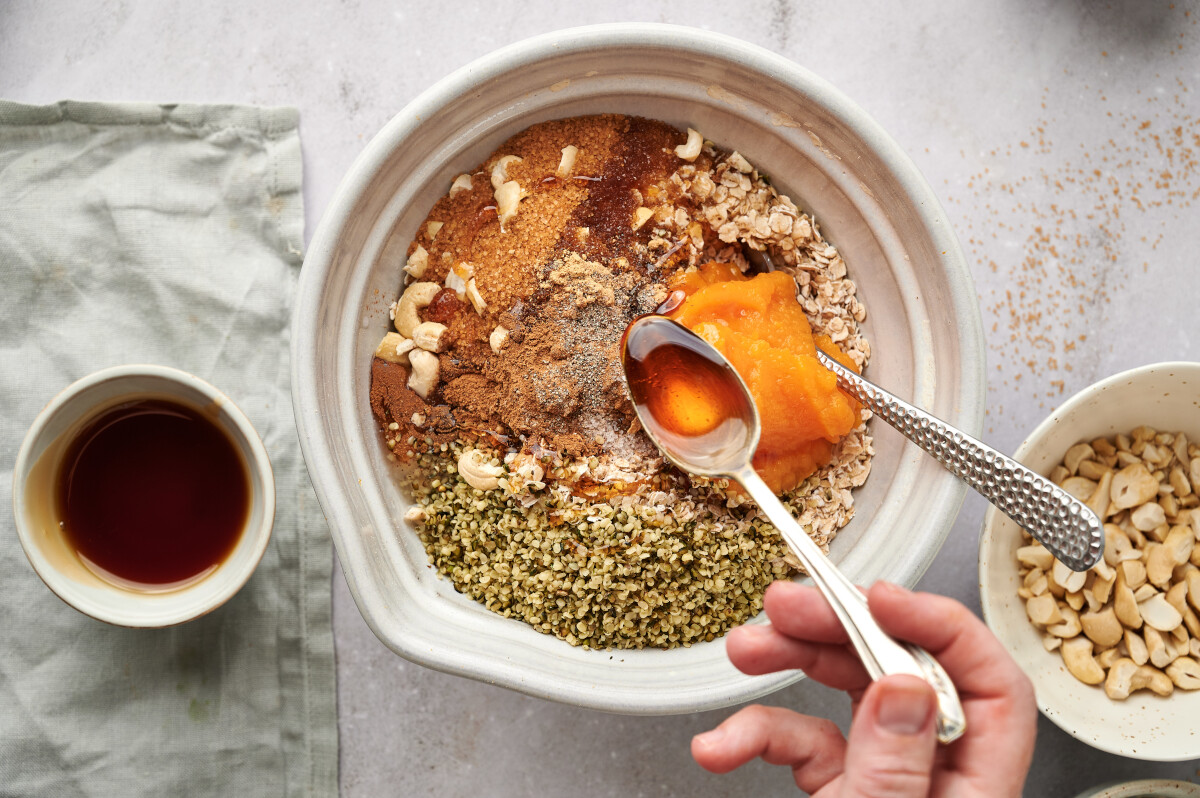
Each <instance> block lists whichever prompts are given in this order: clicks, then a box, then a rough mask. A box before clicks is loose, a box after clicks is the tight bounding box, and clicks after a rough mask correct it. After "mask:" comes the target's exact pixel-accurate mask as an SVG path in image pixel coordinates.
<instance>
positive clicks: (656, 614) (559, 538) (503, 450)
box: [370, 115, 872, 648]
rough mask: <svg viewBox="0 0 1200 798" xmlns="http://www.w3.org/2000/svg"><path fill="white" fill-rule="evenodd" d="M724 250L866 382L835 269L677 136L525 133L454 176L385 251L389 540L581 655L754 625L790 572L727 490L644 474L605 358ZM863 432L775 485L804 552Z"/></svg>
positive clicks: (648, 462) (378, 378)
mask: <svg viewBox="0 0 1200 798" xmlns="http://www.w3.org/2000/svg"><path fill="white" fill-rule="evenodd" d="M405 248H406V249H405ZM745 248H749V249H756V250H769V252H770V254H771V257H772V260H773V261H774V262H776V263H780V264H784V266H783V267H782V269H781V271H782V274H780V275H779V276H777V277H776V278H773V279H776V280H781V279H786V281H787V282H788V284H789V286H790V288H789V291H790V294H789V295H790V296H792V297H793V299H792V300H791V306H792V308H793V309H795V308H799V310H800V312H801V313H802V315H803V317H804V321H805V322H806V323H807V324H808V325H810V326H811V328H812V329H813V330H814V331H816V332H817V333H818V334H822V335H825V336H828V338H829V339H830V341H831V343H830V345H831V346H832V345H835V344H836V347H837V348H839V349H840V350H841V352H843V353H844V356H845V358H846V359H847V360H848V362H851V363H853V364H854V365H855V367H857V368H861V367H862V366H863V365H864V364H865V363H866V360H867V358H868V357H869V355H870V348H869V346H868V344H867V341H866V340H865V339H864V338H863V337H862V335H861V333H860V331H859V326H858V325H859V323H860V322H861V321H862V320H863V319H864V317H865V309H864V308H863V306H862V305H861V303H860V302H859V301H858V299H857V297H856V289H855V286H854V283H853V282H852V281H851V280H850V279H849V278H848V276H847V272H846V266H845V263H844V262H843V261H842V259H841V257H840V256H839V255H838V253H837V250H836V249H835V248H834V247H832V246H831V245H829V244H828V243H827V242H825V241H824V239H823V238H822V236H821V234H820V232H819V230H818V228H817V226H816V224H815V223H814V222H813V220H812V219H811V218H810V217H808V216H806V215H805V214H803V213H801V212H800V210H799V209H798V208H797V207H796V205H795V204H794V203H793V202H792V201H791V200H790V199H789V198H788V197H786V196H781V195H780V194H778V192H777V191H776V190H775V189H774V188H772V187H771V186H770V185H769V183H768V181H767V180H766V179H765V178H764V177H763V176H761V175H760V174H759V173H758V172H757V170H755V169H754V167H753V166H752V165H751V164H750V163H749V162H748V161H747V160H746V159H745V158H744V157H742V156H741V155H739V154H738V153H736V152H735V153H727V152H725V151H722V150H719V149H717V148H716V147H715V146H714V145H712V144H711V143H710V142H706V141H705V140H704V139H703V137H702V136H701V135H700V134H699V133H697V132H696V131H694V130H689V131H688V132H687V133H686V134H684V133H682V132H680V131H677V130H675V129H673V128H671V127H668V126H667V125H664V124H662V123H659V122H654V121H651V120H646V119H638V118H631V117H624V116H616V115H603V116H592V117H577V118H571V119H563V120H556V121H552V122H546V123H542V124H539V125H535V126H533V127H531V128H529V129H527V130H525V131H523V132H521V133H519V134H517V135H516V136H514V137H513V138H512V139H510V140H509V141H507V142H505V143H504V144H503V145H502V146H501V147H500V148H499V149H498V150H497V151H496V152H495V153H493V154H492V155H491V156H490V157H489V158H488V159H487V160H486V161H484V162H483V163H482V164H481V165H480V166H479V167H478V168H477V169H475V170H473V171H472V172H469V173H464V174H462V175H459V176H458V177H456V178H455V179H454V180H453V181H452V183H451V186H450V190H449V192H448V193H447V194H446V196H445V197H443V198H442V199H441V200H439V201H438V202H437V203H436V204H435V205H434V207H433V209H432V210H431V211H430V213H429V215H428V216H427V217H426V220H425V222H424V223H423V224H422V225H421V226H420V227H419V228H418V231H417V235H416V236H415V237H413V238H407V237H401V236H399V235H394V236H393V237H392V240H391V241H390V242H389V243H388V244H387V245H385V248H384V253H383V257H385V258H389V257H390V258H396V259H397V261H398V262H397V263H396V269H397V271H399V269H400V267H401V262H402V263H403V270H404V272H405V273H406V278H405V279H406V285H404V286H402V289H401V293H400V296H399V298H398V299H397V301H396V302H395V303H394V304H393V307H392V313H393V315H394V321H395V328H396V329H395V331H394V332H390V333H388V335H387V336H385V337H384V339H383V340H382V341H381V342H380V345H379V347H378V349H377V350H376V353H375V358H374V359H373V361H372V365H371V391H370V397H371V409H372V412H373V414H374V417H375V420H376V422H377V423H378V425H379V427H380V429H381V431H382V433H383V437H384V441H385V442H386V444H387V447H388V449H389V450H390V454H389V457H391V458H392V459H394V460H396V461H397V462H398V465H399V466H400V468H399V469H398V472H399V473H401V474H403V475H404V479H405V481H406V483H407V487H408V488H409V489H410V490H411V493H412V496H413V499H414V506H413V507H412V509H411V510H410V512H409V516H408V520H409V521H410V522H411V523H412V524H413V525H414V526H415V527H416V529H417V531H418V534H420V536H421V540H422V542H423V543H424V545H425V549H426V551H427V553H428V555H429V559H430V562H431V564H433V565H434V566H435V567H436V568H437V569H438V571H439V572H440V573H441V574H443V575H445V576H447V577H448V578H449V579H451V580H452V581H453V583H454V585H455V587H456V588H457V589H458V590H459V591H460V592H462V593H465V594H467V595H469V596H471V597H472V598H474V599H476V600H477V601H479V602H481V603H483V604H484V605H485V606H487V607H488V608H490V609H492V610H494V611H495V612H497V613H500V614H502V615H504V616H507V617H513V618H519V619H521V620H523V621H526V622H527V623H529V624H531V625H532V626H534V627H535V628H537V629H538V630H540V631H543V632H546V633H549V634H554V635H556V636H558V637H560V638H562V639H563V640H565V641H567V642H568V643H571V644H573V645H584V646H589V647H593V648H607V647H615V648H640V647H643V646H659V647H666V648H669V647H673V646H679V645H684V646H686V645H691V644H692V643H694V642H699V641H706V640H713V639H715V638H716V637H718V636H720V635H721V634H723V633H724V632H725V631H727V630H728V629H729V628H731V627H732V626H735V625H737V624H740V623H742V622H744V621H745V620H747V619H749V618H750V617H752V616H753V615H755V614H756V613H757V612H758V611H759V610H760V609H761V607H762V593H763V590H764V589H765V588H766V586H767V585H768V584H769V583H770V582H771V581H773V580H774V579H777V578H781V577H784V576H786V575H787V574H788V573H790V572H791V571H792V569H793V567H794V566H795V565H797V563H796V561H795V559H794V558H793V557H792V556H791V554H790V553H789V552H788V550H787V548H786V545H785V544H784V543H783V542H782V540H781V539H780V538H779V536H778V534H777V532H776V531H775V529H774V528H773V527H772V526H771V525H770V524H769V523H767V522H766V520H765V519H763V518H762V517H760V516H759V514H758V512H757V510H756V509H755V508H754V507H753V506H752V505H750V504H748V503H746V502H745V501H744V499H743V498H742V497H741V496H740V495H739V493H738V492H737V491H736V490H735V491H730V490H729V489H728V488H729V486H728V484H726V483H725V482H724V481H705V480H693V479H689V478H688V477H686V476H685V475H683V474H681V473H680V472H678V471H676V470H675V469H673V468H672V467H670V466H669V465H666V464H664V462H663V460H662V459H661V457H660V456H659V455H658V453H657V450H655V449H654V447H653V445H652V444H651V443H650V442H649V440H648V439H647V438H646V436H645V434H644V433H642V432H641V430H640V428H639V427H638V424H637V422H636V417H635V414H634V412H633V408H632V406H631V405H630V403H629V402H628V399H627V397H626V395H625V390H624V384H623V380H622V377H621V371H620V362H619V352H618V349H617V347H618V345H619V339H620V335H621V332H622V331H623V330H624V328H625V326H626V325H627V324H628V323H629V321H631V320H632V319H633V318H635V317H636V316H638V315H641V314H643V313H647V312H651V311H653V310H654V309H655V308H656V307H657V306H658V305H659V304H660V303H661V302H662V301H663V300H664V299H665V298H666V297H667V295H668V293H669V287H673V286H675V285H677V284H679V285H687V284H689V281H690V284H695V283H696V281H697V280H699V277H697V275H700V276H702V275H704V274H705V273H710V274H711V273H714V270H717V271H719V270H724V271H725V272H726V273H728V274H732V273H733V272H736V273H737V274H739V275H741V274H744V273H745V272H747V271H748V270H749V264H748V263H747V260H746V257H745ZM706 270H707V271H706ZM797 295H798V296H799V300H800V301H799V304H798V305H797V304H796V300H795V297H796V296H797ZM688 301H690V300H688ZM685 305H686V303H685ZM866 420H867V413H865V412H861V411H855V413H854V414H852V417H851V418H850V422H851V423H850V424H849V432H848V434H845V435H844V437H841V438H840V439H836V436H834V437H835V440H836V442H834V441H833V440H831V441H830V442H829V443H828V447H829V451H828V453H827V456H825V455H824V454H823V456H822V457H820V458H814V460H813V463H812V465H813V466H819V467H817V468H816V470H815V471H813V472H812V473H811V474H807V475H804V476H801V475H802V474H803V469H800V470H796V471H794V472H793V473H792V474H791V477H790V481H791V482H796V481H799V484H796V485H795V486H794V488H793V489H791V490H790V491H788V492H787V493H786V494H785V495H784V497H783V498H784V501H785V502H786V503H787V504H788V505H789V506H790V507H791V508H792V510H793V512H794V513H795V514H796V516H797V518H798V520H799V521H800V522H801V523H802V524H804V525H805V526H806V527H808V528H809V529H810V530H811V534H812V536H813V538H814V539H815V540H816V541H817V542H818V544H820V545H822V546H827V545H828V542H829V540H830V539H831V538H832V536H833V535H834V534H835V533H836V531H837V530H838V529H839V528H840V527H842V526H843V525H845V524H846V523H847V522H848V521H849V520H850V518H851V517H852V516H853V512H854V507H853V496H852V494H851V489H853V488H854V487H857V486H858V485H861V484H862V482H863V481H864V480H865V479H866V476H867V473H868V472H869V470H870V458H871V454H872V450H871V439H870V436H869V435H868V433H867V430H866V424H865V422H866ZM809 470H811V469H809Z"/></svg>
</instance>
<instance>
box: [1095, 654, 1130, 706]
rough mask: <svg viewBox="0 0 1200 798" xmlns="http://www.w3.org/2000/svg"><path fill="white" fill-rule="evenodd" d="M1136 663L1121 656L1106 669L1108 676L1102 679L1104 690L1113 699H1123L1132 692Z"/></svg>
mask: <svg viewBox="0 0 1200 798" xmlns="http://www.w3.org/2000/svg"><path fill="white" fill-rule="evenodd" d="M1138 667H1139V666H1138V664H1137V663H1136V662H1134V661H1133V660H1131V659H1127V658H1122V659H1119V660H1117V661H1116V662H1114V663H1113V664H1112V667H1111V668H1109V669H1108V678H1106V679H1105V680H1104V692H1105V694H1106V695H1107V696H1108V697H1109V698H1111V699H1113V700H1114V701H1124V700H1125V699H1126V698H1129V694H1130V693H1131V692H1133V690H1134V687H1133V677H1134V676H1135V675H1136V674H1137V671H1138Z"/></svg>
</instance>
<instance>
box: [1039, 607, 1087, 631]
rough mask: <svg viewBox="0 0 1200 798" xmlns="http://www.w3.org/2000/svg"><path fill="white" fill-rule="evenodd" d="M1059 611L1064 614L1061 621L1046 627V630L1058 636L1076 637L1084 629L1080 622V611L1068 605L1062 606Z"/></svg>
mask: <svg viewBox="0 0 1200 798" xmlns="http://www.w3.org/2000/svg"><path fill="white" fill-rule="evenodd" d="M1058 611H1059V612H1060V613H1061V614H1062V616H1063V619H1062V622H1061V623H1056V624H1054V625H1053V626H1048V627H1046V631H1047V632H1049V633H1050V634H1052V635H1055V636H1056V637H1064V638H1066V637H1075V636H1076V635H1078V634H1079V633H1080V632H1082V631H1083V627H1082V626H1081V625H1080V624H1079V613H1078V612H1076V611H1075V610H1073V609H1071V607H1070V606H1069V605H1068V606H1060V607H1059V608H1058Z"/></svg>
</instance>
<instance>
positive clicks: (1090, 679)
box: [1060, 637, 1104, 684]
mask: <svg viewBox="0 0 1200 798" xmlns="http://www.w3.org/2000/svg"><path fill="white" fill-rule="evenodd" d="M1060 651H1061V653H1062V658H1063V664H1065V665H1066V666H1067V670H1069V671H1070V672H1071V675H1072V676H1074V677H1075V678H1076V679H1078V680H1079V681H1081V682H1083V683H1084V684H1100V682H1102V681H1104V669H1103V668H1101V667H1100V665H1099V664H1098V663H1097V662H1096V660H1095V658H1094V657H1093V656H1092V641H1091V640H1088V639H1087V638H1086V637H1076V638H1074V639H1072V640H1064V641H1063V643H1062V647H1061V649H1060Z"/></svg>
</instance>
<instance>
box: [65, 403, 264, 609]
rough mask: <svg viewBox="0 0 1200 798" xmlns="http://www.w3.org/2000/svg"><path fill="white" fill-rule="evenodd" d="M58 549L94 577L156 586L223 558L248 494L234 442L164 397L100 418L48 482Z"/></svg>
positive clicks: (238, 533) (242, 518)
mask: <svg viewBox="0 0 1200 798" xmlns="http://www.w3.org/2000/svg"><path fill="white" fill-rule="evenodd" d="M57 491H58V495H57V497H56V498H57V508H58V517H59V519H60V520H61V522H62V526H63V531H64V533H65V534H66V538H67V542H68V543H69V544H70V545H71V547H72V548H73V549H74V550H75V551H76V552H77V553H78V554H79V556H80V558H81V559H82V560H83V561H84V563H85V564H87V565H88V567H89V568H91V569H92V570H93V571H95V572H96V573H97V574H98V575H100V576H102V577H105V578H108V579H110V580H111V581H115V582H118V583H132V584H133V585H135V586H136V585H145V586H147V587H158V588H161V587H163V586H165V585H171V584H175V583H180V582H186V581H188V580H191V579H194V578H196V577H198V576H200V575H202V574H204V573H206V572H208V571H211V570H213V569H214V568H216V567H217V566H218V565H220V564H221V563H222V562H223V561H224V560H225V559H226V558H228V557H229V555H230V553H231V552H232V551H233V548H234V546H235V545H236V544H237V541H238V538H239V537H240V536H241V534H242V530H243V528H244V527H245V524H246V518H247V515H248V513H249V510H250V501H249V499H250V488H249V479H248V474H247V472H246V466H245V464H244V463H243V462H242V458H241V456H240V455H239V454H238V452H237V450H236V449H235V448H234V445H233V442H232V441H230V440H229V438H228V436H227V435H226V434H225V433H224V432H223V431H222V430H221V429H220V428H219V427H218V426H217V425H216V424H215V423H214V422H213V421H211V420H209V419H208V418H207V417H206V416H204V415H203V414H202V413H199V412H197V411H196V410H193V409H192V408H190V407H187V406H185V405H182V404H178V403H175V402H170V401H164V400H145V401H136V402H130V403H128V404H123V405H120V406H118V407H115V408H113V409H111V410H108V411H107V412H105V413H103V414H101V415H100V416H99V417H98V418H97V419H96V420H94V421H92V422H91V423H90V424H88V425H87V427H85V428H84V430H83V431H82V432H81V433H80V434H79V435H78V436H77V437H76V438H75V440H74V441H72V442H71V444H70V445H69V446H68V448H67V453H66V457H65V458H64V460H63V465H62V468H61V470H60V472H59V478H58V484H57Z"/></svg>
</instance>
